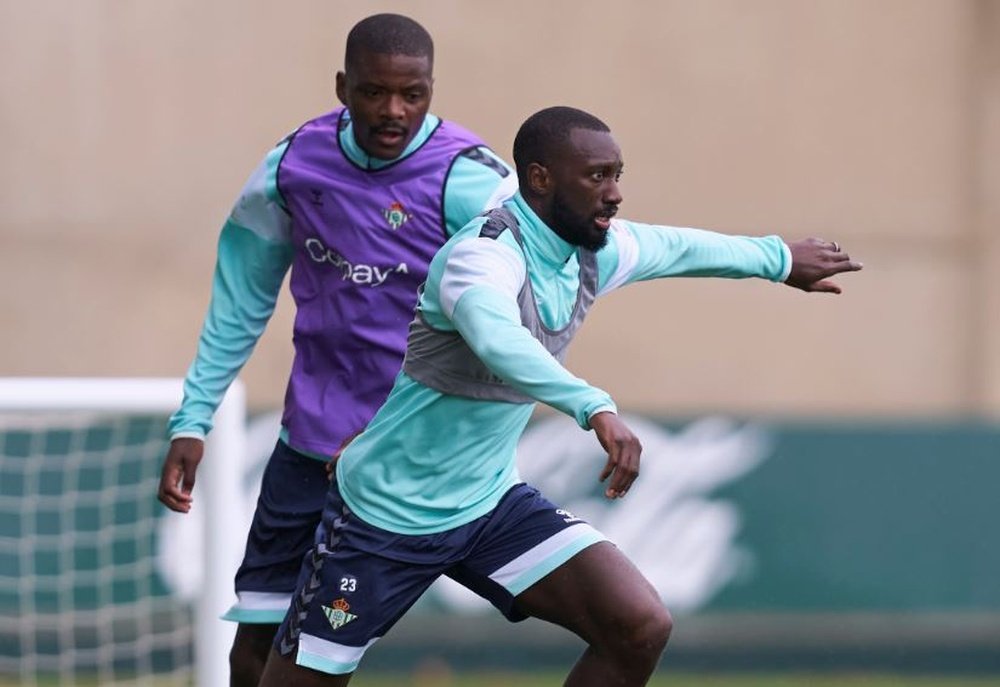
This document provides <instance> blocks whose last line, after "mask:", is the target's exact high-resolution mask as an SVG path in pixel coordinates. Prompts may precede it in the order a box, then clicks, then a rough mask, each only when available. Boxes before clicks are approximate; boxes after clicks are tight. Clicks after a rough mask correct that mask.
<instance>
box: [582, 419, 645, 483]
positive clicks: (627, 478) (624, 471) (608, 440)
mask: <svg viewBox="0 0 1000 687" xmlns="http://www.w3.org/2000/svg"><path fill="white" fill-rule="evenodd" d="M590 426H591V427H592V428H593V430H594V433H595V434H596V435H597V440H598V441H599V442H601V446H603V447H604V450H605V451H606V452H607V454H608V462H607V463H606V464H605V465H604V469H603V470H601V476H600V481H602V482H603V481H604V480H606V479H608V477H610V478H611V481H610V482H608V486H607V488H606V489H605V490H604V495H605V496H607V497H608V498H609V499H620V498H622V497H623V496H625V494H627V493H628V490H629V487H631V486H632V482H634V481H635V478H636V477H638V476H639V456H640V455H641V454H642V444H640V443H639V438H638V437H636V435H635V434H633V433H632V430H630V429H629V428H628V426H626V424H625V423H624V422H622V421H621V418H619V417H618V416H617V415H616V414H614V413H612V412H603V413H595V414H594V415H592V416H591V417H590Z"/></svg>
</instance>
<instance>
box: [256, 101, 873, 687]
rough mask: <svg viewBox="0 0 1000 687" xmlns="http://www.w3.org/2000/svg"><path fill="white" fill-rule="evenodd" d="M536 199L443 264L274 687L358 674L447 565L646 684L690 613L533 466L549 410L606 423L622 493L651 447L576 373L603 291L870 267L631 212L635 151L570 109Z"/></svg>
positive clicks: (552, 112) (607, 667) (279, 661)
mask: <svg viewBox="0 0 1000 687" xmlns="http://www.w3.org/2000/svg"><path fill="white" fill-rule="evenodd" d="M514 160H515V166H516V169H517V175H518V183H519V188H520V190H519V192H518V193H517V194H516V195H515V196H514V198H513V199H511V200H509V201H507V202H505V203H504V204H503V205H502V206H501V208H499V209H495V210H492V211H490V212H488V213H486V214H485V215H484V216H483V217H481V218H478V219H476V220H474V221H473V222H471V223H470V224H468V225H467V226H466V227H465V228H464V229H462V230H461V231H460V232H459V233H458V234H456V235H455V236H454V237H453V238H452V239H450V240H449V241H448V243H446V244H445V246H444V247H443V248H442V249H441V251H440V252H438V254H437V255H436V256H435V257H434V259H433V260H432V261H431V265H430V271H429V273H428V278H427V281H426V283H425V284H424V287H423V289H422V293H421V295H420V299H419V303H418V306H417V314H416V318H415V319H414V321H413V322H412V323H411V325H410V334H409V338H408V340H407V351H406V357H405V359H404V363H403V371H402V372H401V373H400V374H399V376H398V377H397V378H396V383H395V385H394V386H393V389H392V391H391V392H390V394H389V398H388V399H387V400H386V403H385V404H384V405H383V406H382V408H381V409H380V410H379V411H378V412H377V413H376V415H375V417H374V419H373V420H372V422H371V423H370V424H369V425H368V427H367V428H366V430H365V431H364V432H363V433H362V434H361V435H360V436H358V437H357V438H356V439H355V440H354V442H353V443H352V444H351V445H350V446H348V447H347V449H346V450H345V451H344V452H343V454H342V455H341V457H340V460H339V461H338V463H337V466H336V475H335V479H334V480H333V481H332V483H331V487H330V492H329V494H328V496H327V502H326V507H325V509H324V512H323V519H322V523H321V525H320V527H319V529H318V530H317V536H316V540H315V541H316V546H315V548H314V549H313V551H312V552H311V553H310V555H309V556H307V557H306V560H305V562H304V564H303V568H302V571H301V572H300V575H299V585H298V588H297V590H296V593H295V595H294V596H293V601H292V607H291V608H290V610H289V613H288V615H286V617H285V621H284V623H283V624H282V627H281V628H280V629H279V631H278V638H277V640H276V642H275V647H274V650H273V651H272V653H271V656H270V658H269V659H268V663H267V666H266V668H265V672H264V678H263V682H262V684H263V685H267V686H271V687H280V686H281V685H285V684H295V685H306V686H309V685H345V684H347V682H348V681H349V679H350V676H351V674H352V673H353V671H354V670H355V668H356V667H357V666H358V664H359V663H360V661H361V658H362V656H363V655H364V652H365V651H366V650H367V648H368V647H370V646H371V645H372V644H373V643H374V642H375V641H377V640H378V639H379V638H380V637H381V636H382V635H383V634H385V632H387V631H388V630H389V629H390V628H391V627H392V625H393V624H394V623H395V622H396V621H397V620H398V619H399V617H401V616H402V615H403V614H404V613H405V612H406V611H407V609H408V608H409V607H410V606H411V605H412V604H413V603H414V602H415V601H416V599H417V598H418V597H419V596H420V595H421V594H422V593H423V592H424V590H426V589H427V587H428V586H429V585H430V584H431V583H432V582H433V581H434V580H435V579H436V578H437V577H439V576H441V575H448V576H449V577H451V578H453V579H455V580H456V581H458V582H459V583H461V584H463V585H465V586H466V587H468V588H469V589H471V590H472V591H474V592H476V593H477V594H479V595H481V596H483V597H484V598H486V599H487V600H489V601H490V602H491V603H493V604H494V605H495V606H496V607H497V608H498V609H499V610H500V611H501V612H502V613H503V614H504V615H505V616H506V617H507V618H508V619H510V620H513V621H516V620H520V619H523V618H525V617H528V616H531V617H536V618H540V619H543V620H546V621H549V622H552V623H555V624H558V625H561V626H563V627H565V628H567V629H569V630H570V631H572V632H574V633H575V634H577V635H578V636H580V637H581V638H582V639H583V640H584V641H585V642H587V644H588V647H587V649H586V651H585V652H584V654H583V656H582V657H581V658H580V660H579V661H578V662H577V664H576V665H575V666H574V668H573V669H572V671H571V673H570V675H569V677H568V679H567V680H566V683H565V684H566V685H571V686H574V687H577V686H580V685H601V686H606V685H644V684H646V682H647V680H648V679H649V676H650V674H651V673H652V672H653V670H654V669H655V668H656V665H657V662H658V661H659V658H660V654H661V653H662V651H663V648H664V647H665V646H666V643H667V639H668V637H669V635H670V631H671V628H672V620H671V617H670V614H669V613H668V611H667V609H666V608H665V607H664V606H663V603H662V601H661V600H660V598H659V597H658V595H657V593H656V591H655V590H654V589H653V587H652V585H651V584H650V583H649V582H648V581H647V580H646V579H645V578H644V577H643V576H642V574H641V573H640V572H639V571H638V570H637V569H636V568H635V566H634V565H633V564H632V563H631V562H630V561H629V560H628V559H627V558H626V557H625V556H624V554H622V553H621V551H619V550H618V549H617V548H616V547H615V546H614V545H613V544H612V543H611V542H609V541H608V540H607V539H606V538H605V537H604V536H603V535H601V534H600V533H599V532H597V530H595V529H594V528H593V527H591V526H590V525H589V524H587V523H586V522H584V521H582V520H581V519H580V518H577V517H576V516H574V515H573V514H572V513H569V512H567V511H565V510H562V509H559V508H558V507H557V506H556V505H555V504H552V503H551V502H549V501H547V500H546V499H545V498H544V497H542V496H541V495H540V494H539V493H538V492H537V491H536V490H535V489H533V488H531V487H530V486H528V485H526V484H524V483H523V482H522V481H521V480H520V478H519V477H518V474H517V467H516V462H515V450H516V445H517V440H518V438H519V437H520V435H521V433H522V431H523V430H524V428H525V426H526V425H527V423H528V420H529V418H530V416H531V414H532V410H533V408H534V404H535V402H536V401H541V402H543V403H546V404H548V405H550V406H552V407H553V408H555V409H557V410H559V411H561V412H564V413H566V414H567V415H570V416H571V417H573V418H575V419H576V421H577V423H578V424H579V425H580V427H581V428H582V429H584V430H590V429H593V430H594V433H595V435H596V437H597V440H598V441H599V442H600V444H601V446H602V447H603V449H604V450H605V451H606V453H607V456H608V459H607V462H606V463H605V465H604V467H603V469H602V470H601V472H600V475H599V478H600V480H601V481H606V482H607V486H606V490H605V495H606V496H607V497H608V498H621V497H623V496H625V495H626V494H627V493H628V490H629V487H630V486H631V484H632V483H633V481H634V480H635V479H636V477H637V476H638V474H639V457H640V453H641V450H642V447H641V446H640V443H639V441H638V439H637V438H636V437H635V435H634V434H633V433H632V431H631V430H630V429H629V428H628V427H627V426H626V425H625V424H624V423H623V422H622V421H621V419H620V418H619V417H618V415H617V409H616V406H615V404H614V402H613V401H612V399H611V397H610V396H609V395H608V394H607V393H606V392H605V391H603V390H601V389H598V388H596V387H593V386H591V385H590V384H588V383H587V382H586V381H584V380H582V379H580V378H578V377H575V376H574V375H573V374H571V373H570V372H569V371H567V370H566V369H565V368H564V367H563V365H562V364H561V360H562V358H563V356H564V355H565V352H566V346H567V345H568V344H569V341H570V340H571V339H572V337H573V335H574V333H575V332H576V331H577V329H578V328H579V327H580V325H581V324H582V322H583V319H584V317H585V315H586V312H587V309H588V307H589V306H590V305H591V303H592V302H593V301H594V299H595V297H600V296H603V295H605V294H607V293H610V292H611V291H613V290H615V289H618V288H620V287H622V286H625V285H626V284H630V283H633V282H637V281H643V280H648V279H655V278H661V277H672V276H673V277H677V276H689V277H694V276H698V277H706V276H715V277H727V278H745V277H759V278H764V279H769V280H771V281H774V282H779V283H780V282H784V283H785V284H788V285H790V286H793V287H796V288H799V289H803V290H805V291H817V292H832V293H839V291H840V289H839V287H838V286H837V285H836V284H834V283H833V282H831V281H828V279H829V278H830V277H832V276H834V275H836V274H839V273H843V272H850V271H856V270H859V269H861V264H860V263H858V262H854V261H852V260H851V259H850V257H849V256H847V255H846V254H845V253H844V252H842V251H841V250H840V247H839V245H837V244H836V243H831V242H828V241H822V240H819V239H805V240H803V241H797V242H792V243H787V244H786V243H785V242H784V241H783V240H782V239H781V238H780V237H778V236H767V237H759V238H754V237H741V236H726V235H723V234H717V233H713V232H707V231H702V230H698V229H680V228H676V227H667V226H653V225H644V224H639V223H636V222H630V221H626V220H619V219H614V216H615V214H616V212H617V209H618V206H619V204H620V203H621V201H622V197H621V194H620V192H619V188H618V180H619V177H620V175H621V171H622V156H621V151H620V150H619V148H618V146H617V144H616V143H615V141H614V139H613V138H612V136H611V133H610V131H609V129H608V127H607V126H606V125H605V124H603V123H602V122H601V121H600V120H599V119H597V118H596V117H594V116H592V115H590V114H587V113H586V112H582V111H580V110H575V109H573V108H568V107H555V108H549V109H546V110H542V111H541V112H539V113H536V114H535V115H533V116H532V117H530V118H529V119H528V120H527V121H526V122H525V123H524V124H523V125H522V127H521V129H520V131H519V132H518V134H517V137H516V139H515V141H514Z"/></svg>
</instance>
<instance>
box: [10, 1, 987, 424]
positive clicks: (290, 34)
mask: <svg viewBox="0 0 1000 687" xmlns="http://www.w3.org/2000/svg"><path fill="white" fill-rule="evenodd" d="M378 11H401V12H405V13H407V14H410V15H411V16H413V17H415V18H416V19H418V20H419V21H421V22H422V23H423V24H424V25H425V26H426V27H427V28H428V29H429V30H430V31H431V33H432V35H434V37H435V41H436V50H437V60H436V69H435V72H436V79H437V82H436V91H435V101H434V107H433V110H434V112H436V113H437V114H439V115H440V116H443V117H446V118H451V119H456V120H458V121H460V122H462V123H463V124H465V125H467V126H469V127H470V128H473V129H475V130H476V131H478V132H479V133H480V134H481V135H482V136H483V137H484V138H485V139H486V140H487V141H488V142H489V143H490V144H491V145H492V146H493V147H494V148H495V149H496V150H497V151H498V152H500V153H501V154H503V155H504V156H505V157H508V158H509V157H510V147H511V143H512V141H513V136H514V133H515V131H516V129H517V127H518V126H519V124H520V123H521V121H523V119H524V118H525V117H526V116H527V115H529V114H531V113H532V112H534V111H536V110H537V109H540V108H541V107H545V106H548V105H553V104H570V105H575V106H578V107H582V108H584V109H587V110H590V111H592V112H594V113H595V114H597V115H599V116H601V117H602V118H603V119H604V120H605V121H606V122H607V123H608V124H609V125H610V126H611V128H612V130H613V132H614V133H615V136H616V138H617V139H618V142H619V143H620V144H621V146H622V149H623V151H624V155H625V160H626V175H625V177H624V186H623V191H624V194H625V203H624V205H623V208H622V213H621V214H622V216H625V217H629V218H632V219H636V220H642V221H651V222H659V223H665V224H678V225H688V226H699V227H705V228H712V229H717V230H720V231H725V232H729V233H751V234H757V233H772V232H776V233H780V234H782V235H784V236H786V237H789V238H799V237H803V236H808V235H822V236H825V237H828V238H832V239H836V240H837V241H839V242H840V243H841V244H842V245H844V246H845V247H846V248H847V249H848V250H849V251H850V252H851V253H852V255H854V256H856V257H858V258H860V259H862V260H863V261H864V262H865V265H866V270H865V271H864V272H862V273H860V274H856V275H849V276H848V277H846V278H844V279H843V280H842V285H843V286H844V289H845V293H844V294H843V295H842V296H840V297H837V298H834V297H822V296H815V295H806V294H801V293H799V292H795V291H792V290H790V289H787V288H784V287H779V286H775V285H771V284H766V283H757V282H752V283H751V282H723V281H714V282H713V281H697V280H678V281H672V282H659V283H655V284H645V285H641V286H638V287H633V288H631V289H627V290H624V291H622V292H619V293H617V294H615V295H613V296H611V297H609V298H608V299H606V300H605V301H604V302H603V305H601V306H598V307H597V309H596V310H595V311H594V314H593V315H592V317H591V320H590V321H589V322H588V327H587V328H585V330H584V332H583V333H582V334H581V336H580V337H579V339H578V341H577V342H576V345H575V347H574V350H573V352H572V353H571V356H570V361H569V362H570V367H571V368H572V369H573V370H574V371H576V372H577V373H578V374H580V375H582V376H584V377H586V378H588V379H589V380H591V381H592V382H594V383H597V384H599V385H601V386H604V387H605V388H607V389H608V390H609V391H611V392H612V394H613V395H615V397H616V398H617V399H618V401H619V403H620V405H622V406H623V407H628V408H632V409H635V410H641V411H647V412H655V413H659V414H675V415H682V414H691V413H700V412H706V411H716V410H721V411H728V412H736V413H747V414H773V415H785V416H789V415H791V416H796V415H824V416H839V417H869V416H886V417H896V416H902V417H910V418H923V417H928V416H959V415H961V416H970V415H971V416H989V417H998V416H1000V282H997V281H996V280H995V279H993V276H992V275H993V274H994V273H995V272H996V271H997V270H998V269H1000V235H998V232H997V228H998V225H1000V3H997V2H996V1H995V0H878V1H877V2H870V1H869V0H816V1H813V2H800V1H798V0H753V1H752V2H740V1H738V0H703V1H699V2H691V1H682V0H672V1H664V2H653V1H651V0H646V1H643V0H622V2H619V3H615V4H614V9H612V6H611V5H609V4H608V3H598V2H594V1H592V0H553V1H551V2H544V3H542V2H527V1H526V0H509V1H508V2H504V3H491V2H485V1H475V2H473V1H467V0H466V1H461V0H417V1H412V2H407V3H400V2H395V3H393V2H352V3H347V2H333V1H331V0H288V1H286V2H282V3H274V2H267V1H265V0H249V1H237V0H209V1H207V2H196V1H195V0H169V1H168V2H124V1H121V0H118V1H116V0H76V1H74V0H62V1H59V0H36V1H34V2H32V3H24V2H17V1H16V0H0V89H2V93H3V99H2V106H0V145H2V151H3V157H2V159H0V323H2V326H3V336H2V337H0V375H86V376H95V375H156V376H158V375H180V374H183V372H184V370H185V369H186V367H187V365H188V363H189V362H190V359H191V357H192V355H193V353H194V348H195V343H196V339H197V334H198V330H199V328H200V325H201V318H202V316H203V313H204V308H205V306H206V305H207V302H208V295H209V290H208V289H209V284H210V279H211V270H212V265H213V263H214V249H215V242H216V239H217V235H218V230H219V227H220V226H221V223H222V221H223V219H224V218H225V216H226V213H227V211H228V208H229V205H230V204H231V203H232V202H233V200H234V199H235V196H236V194H237V192H238V191H239V188H240V187H241V185H242V183H243V181H244V180H245V178H246V176H247V175H248V174H249V173H250V171H251V170H252V169H253V167H254V166H255V165H256V164H257V162H258V161H259V159H260V157H261V156H262V155H263V154H264V152H265V151H266V150H267V149H268V148H269V147H270V146H271V145H273V143H274V142H275V141H276V140H278V139H279V138H280V137H281V136H283V135H284V134H285V133H286V132H288V131H290V130H291V129H293V128H294V127H296V126H297V125H298V124H299V123H301V122H302V121H304V120H305V119H307V118H309V117H311V116H313V115H315V114H317V113H319V112H321V111H324V110H326V109H329V108H330V107H331V106H332V105H333V104H334V100H335V98H334V95H333V75H334V73H335V71H336V70H337V69H338V68H340V66H341V64H342V57H343V42H344V38H345V37H346V34H347V31H348V30H349V29H350V27H351V26H352V25H353V24H354V23H355V22H356V21H357V20H358V19H360V18H362V17H364V16H366V15H368V14H371V13H374V12H378ZM644 312H645V313H649V312H652V313H655V316H654V317H652V318H650V317H649V316H648V315H647V316H644V317H643V316H641V313H644ZM291 316H292V306H291V302H290V300H289V299H288V298H287V297H284V298H283V300H282V302H281V304H280V305H279V308H278V311H277V313H276V314H275V318H274V320H273V321H272V323H271V326H270V328H269V330H268V332H267V333H266V334H265V336H264V338H263V339H262V341H261V343H260V345H259V347H258V350H257V353H256V355H255V356H254V358H253V359H252V360H251V362H250V364H249V365H248V366H247V368H246V370H245V371H244V375H243V376H244V380H245V381H246V382H247V384H248V387H249V390H250V394H251V402H252V404H253V405H254V406H256V407H258V408H265V407H276V406H278V405H279V404H280V402H281V398H282V395H283V391H284V381H285V377H286V375H287V371H288V369H289V365H290V360H291V358H290V354H291V343H290V330H291Z"/></svg>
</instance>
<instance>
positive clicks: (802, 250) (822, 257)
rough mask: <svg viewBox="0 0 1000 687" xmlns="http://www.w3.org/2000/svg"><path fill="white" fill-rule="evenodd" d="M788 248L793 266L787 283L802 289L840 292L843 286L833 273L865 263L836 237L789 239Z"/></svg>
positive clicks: (861, 265)
mask: <svg viewBox="0 0 1000 687" xmlns="http://www.w3.org/2000/svg"><path fill="white" fill-rule="evenodd" d="M788 249H789V250H790V251H791V253H792V270H791V272H789V274H788V279H786V280H785V283H786V284H788V285H789V286H792V287H795V288H796V289H802V290H803V291H815V292H820V293H840V287H839V286H838V285H837V284H835V283H834V282H832V281H830V277H833V276H835V275H837V274H842V273H844V272H857V271H858V270H860V269H861V268H862V267H863V264H862V263H860V262H857V261H855V260H851V256H850V255H848V254H847V253H846V252H844V251H843V250H841V249H840V244H839V243H837V242H836V241H824V240H823V239H817V238H808V239H802V240H801V241H795V242H794V243H789V244H788Z"/></svg>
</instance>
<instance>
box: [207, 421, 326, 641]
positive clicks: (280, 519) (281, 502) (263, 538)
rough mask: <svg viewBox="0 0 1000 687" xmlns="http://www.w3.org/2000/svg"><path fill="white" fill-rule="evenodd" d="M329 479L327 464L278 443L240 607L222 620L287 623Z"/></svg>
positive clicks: (260, 502)
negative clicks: (284, 621) (293, 593)
mask: <svg viewBox="0 0 1000 687" xmlns="http://www.w3.org/2000/svg"><path fill="white" fill-rule="evenodd" d="M329 489H330V480H329V478H328V476H327V474H326V464H325V463H324V462H323V461H321V460H316V459H315V458H310V457H309V456H306V455H303V454H301V453H299V452H298V451H295V450H293V449H291V448H290V447H289V446H288V444H286V443H284V442H283V441H280V440H279V441H278V443H277V445H276V446H275V447H274V453H272V454H271V458H270V459H269V460H268V462H267V467H266V468H265V469H264V477H263V479H262V481H261V486H260V498H259V499H257V510H256V511H254V514H253V524H251V526H250V534H249V535H248V537H247V547H246V552H245V553H244V556H243V563H242V564H241V565H240V569H239V570H238V571H237V573H236V597H237V601H236V604H235V605H234V606H233V607H232V608H230V609H229V611H228V612H227V613H226V614H225V615H224V616H223V618H225V619H226V620H234V621H236V622H240V623H274V624H278V623H280V622H281V621H282V619H284V617H285V612H286V611H287V610H288V604H289V603H290V602H291V599H292V592H294V591H295V583H296V581H297V580H298V577H299V569H300V568H301V567H302V557H303V556H305V554H306V553H307V552H308V551H309V550H310V549H312V548H313V542H314V539H315V536H316V527H317V526H318V525H319V523H320V519H321V517H322V515H323V505H324V504H325V503H326V496H327V491H329Z"/></svg>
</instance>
